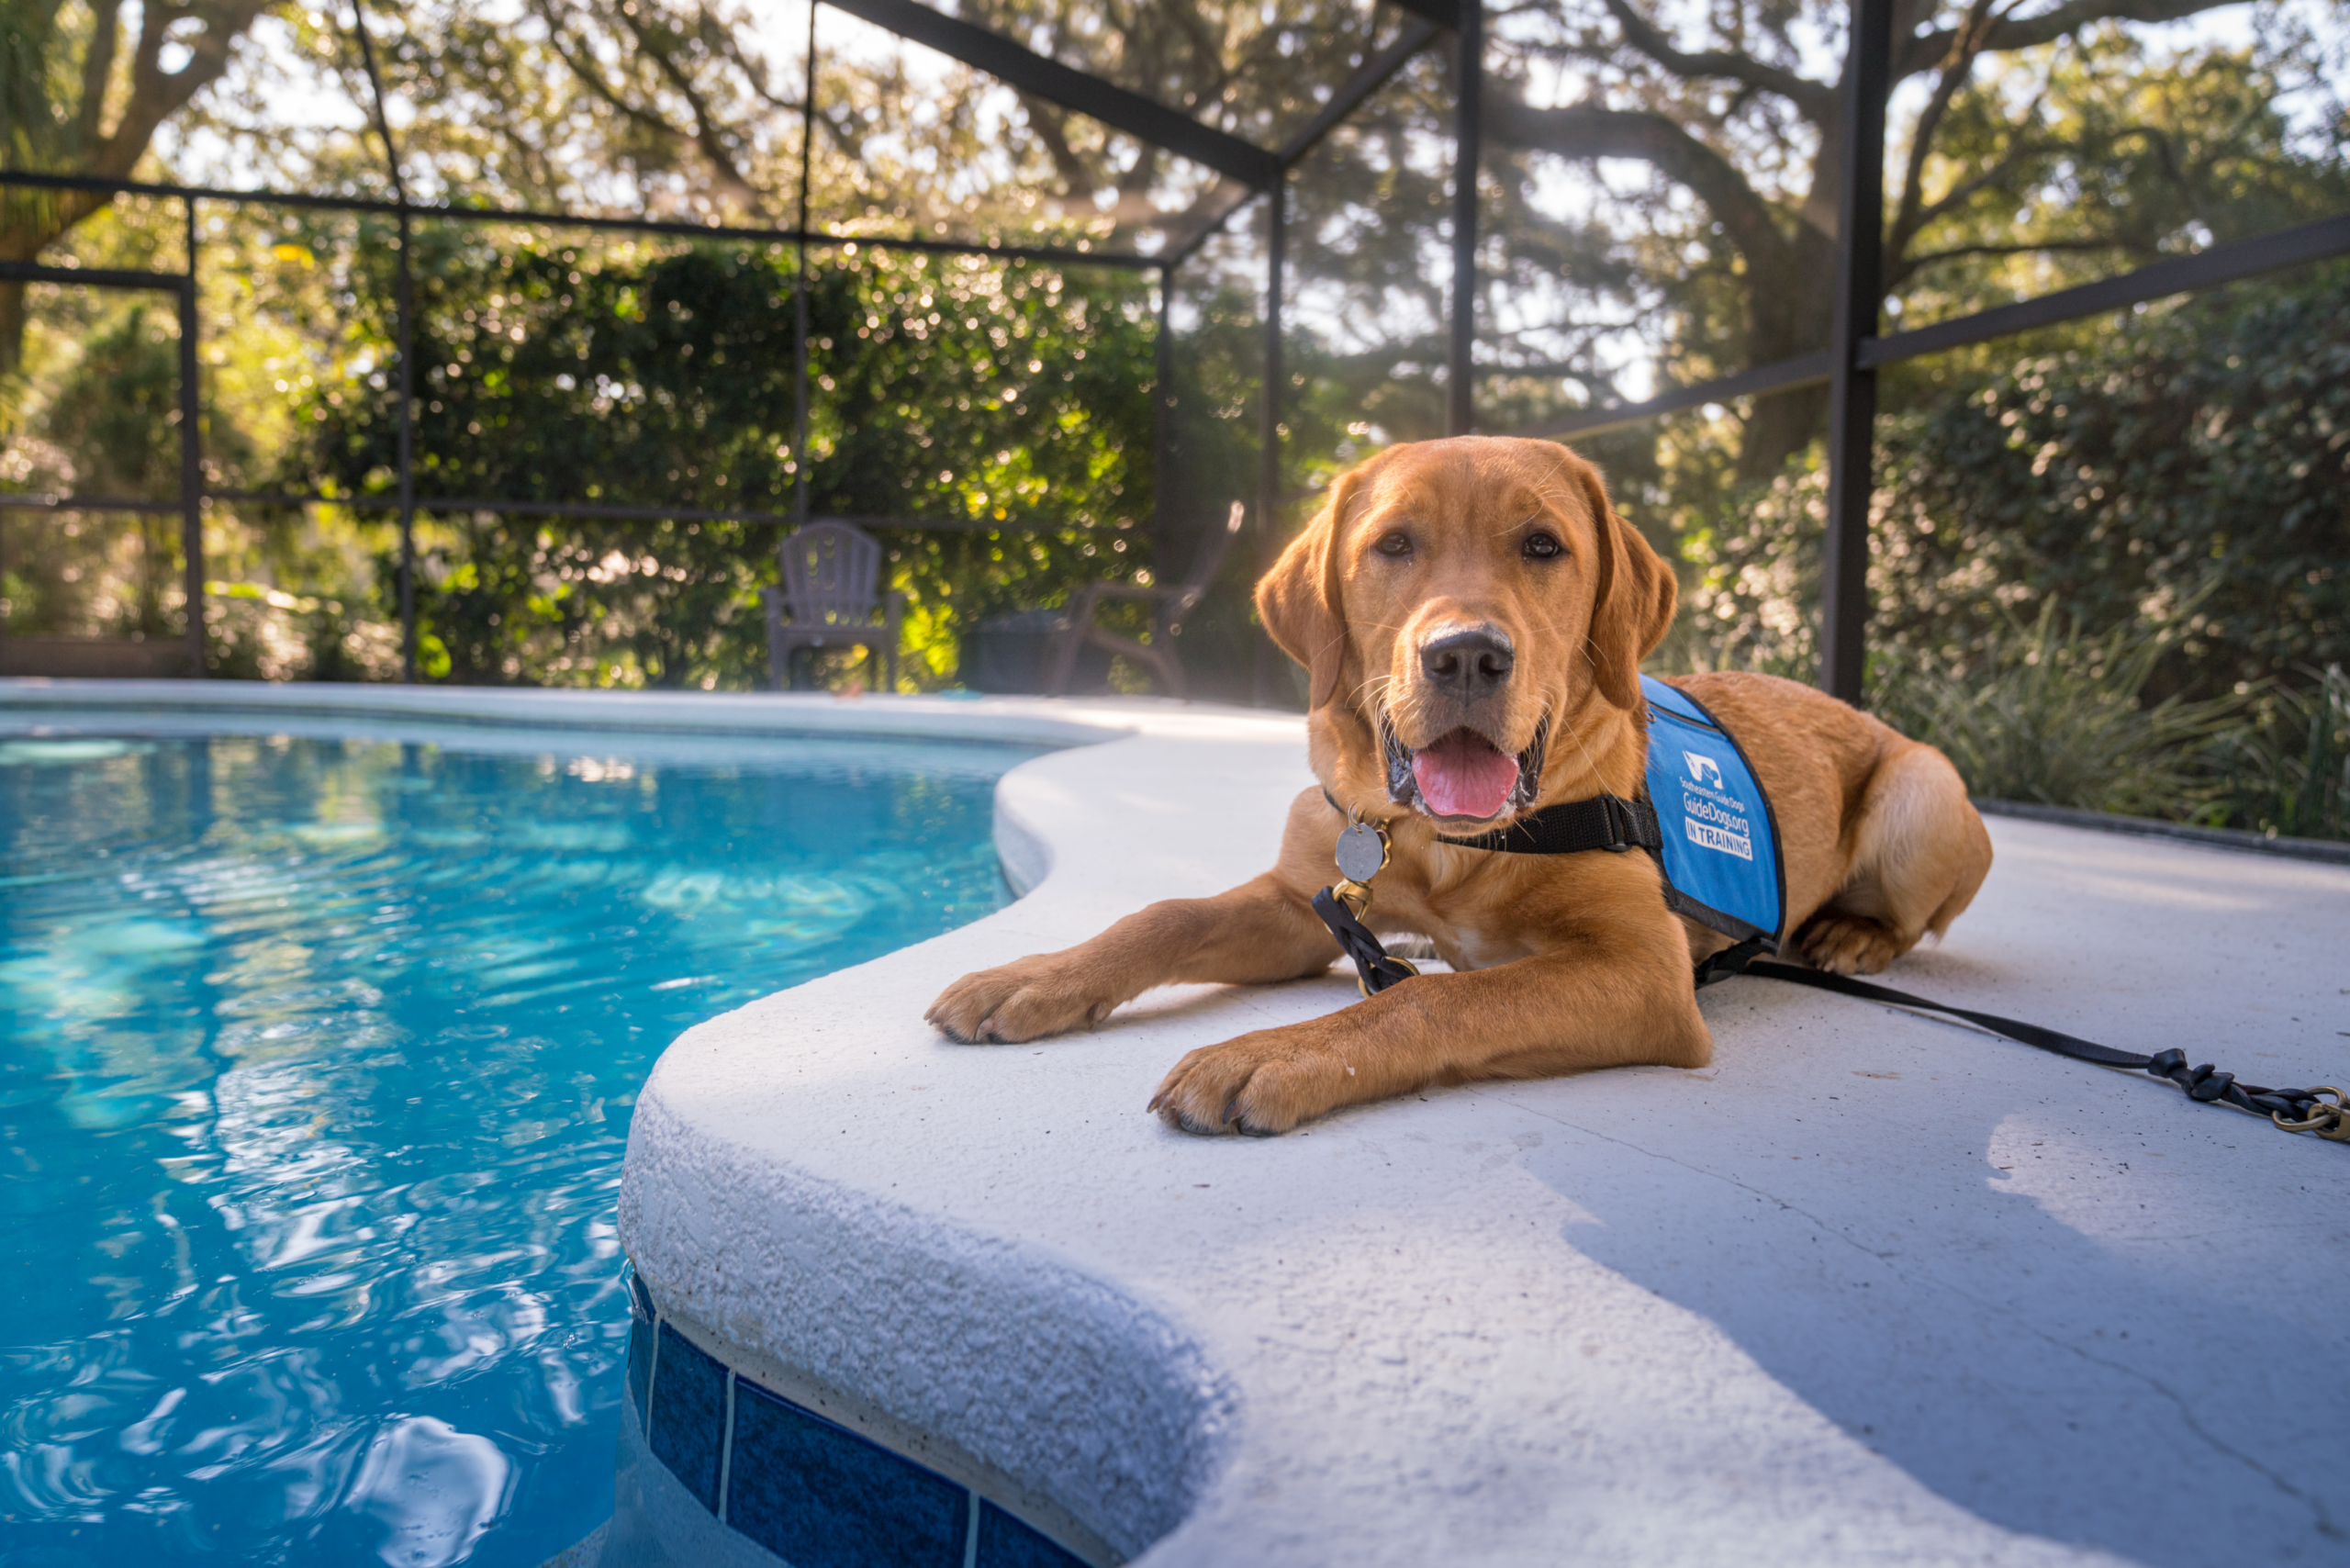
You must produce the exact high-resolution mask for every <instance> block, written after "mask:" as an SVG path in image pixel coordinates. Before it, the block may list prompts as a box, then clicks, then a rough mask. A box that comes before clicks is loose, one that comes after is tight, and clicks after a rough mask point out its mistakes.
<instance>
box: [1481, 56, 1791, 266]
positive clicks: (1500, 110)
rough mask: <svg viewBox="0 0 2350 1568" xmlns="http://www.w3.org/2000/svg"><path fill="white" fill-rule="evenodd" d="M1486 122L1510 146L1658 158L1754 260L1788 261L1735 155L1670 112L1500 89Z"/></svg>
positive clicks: (1765, 206)
mask: <svg viewBox="0 0 2350 1568" xmlns="http://www.w3.org/2000/svg"><path fill="white" fill-rule="evenodd" d="M1485 128H1486V130H1487V132H1488V133H1489V134H1491V135H1492V136H1493V137H1494V140H1497V141H1499V142H1501V143H1503V144H1504V145H1505V146H1512V147H1519V148H1525V149H1528V150H1531V151H1542V152H1551V153H1556V154H1557V155H1559V156H1561V157H1563V158H1576V159H1598V158H1630V159H1636V160H1638V161H1639V162H1646V163H1650V164H1652V165H1654V166H1655V167H1656V168H1658V169H1660V170H1662V172H1663V173H1664V174H1666V175H1668V176H1669V177H1671V178H1672V179H1673V180H1676V181H1678V182H1679V183H1680V184H1682V185H1686V186H1688V187H1689V189H1690V190H1691V191H1692V192H1693V193H1695V196H1696V197H1697V199H1698V200H1700V201H1702V202H1704V203H1705V204H1706V206H1707V208H1708V209H1710V210H1711V211H1712V213H1713V215H1714V217H1715V218H1717V219H1718V220H1719V221H1720V223H1721V225H1722V227H1723V228H1724V229H1725V230H1728V231H1729V237H1730V241H1731V243H1733V244H1735V245H1736V246H1737V247H1738V248H1739V250H1740V252H1743V253H1744V254H1745V256H1746V258H1747V260H1748V262H1749V263H1751V264H1752V265H1754V266H1756V267H1758V268H1762V267H1775V266H1778V265H1781V264H1783V263H1785V261H1786V259H1787V256H1788V242H1787V239H1786V236H1785V235H1784V234H1783V233H1781V232H1780V230H1779V225H1778V220H1777V217H1776V215H1775V214H1774V213H1773V211H1772V210H1771V205H1770V203H1768V202H1766V201H1765V200H1763V199H1762V196H1760V195H1758V194H1757V193H1756V192H1755V189H1754V187H1753V186H1751V185H1748V184H1747V183H1746V179H1745V177H1744V176H1743V175H1741V174H1739V172H1738V170H1737V169H1736V168H1735V167H1733V166H1732V165H1731V163H1730V162H1729V159H1727V158H1725V157H1723V156H1722V155H1721V154H1720V153H1718V152H1717V151H1714V150H1713V149H1712V148H1710V147H1708V146H1707V145H1706V144H1705V143H1704V142H1702V141H1700V140H1697V139H1696V138H1695V137H1694V136H1692V135H1690V134H1689V132H1688V131H1686V130H1684V129H1682V127H1681V126H1680V125H1678V124H1676V123H1675V122H1674V121H1673V120H1671V119H1668V118H1665V117H1664V116H1663V115H1661V114H1653V113H1649V112H1646V111H1641V110H1629V109H1607V108H1597V107H1594V106H1589V105H1581V104H1578V105H1570V106H1566V107H1563V108H1555V109H1538V108H1531V107H1529V106H1527V105H1526V104H1525V103H1524V102H1523V101H1522V100H1520V99H1517V98H1515V97H1504V96H1501V95H1495V97H1494V99H1492V100H1489V101H1488V106H1487V109H1486V114H1485Z"/></svg>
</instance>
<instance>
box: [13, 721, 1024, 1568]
mask: <svg viewBox="0 0 2350 1568" xmlns="http://www.w3.org/2000/svg"><path fill="white" fill-rule="evenodd" d="M1028 755H1031V754H1030V753H1027V752H1024V751H1018V750H1013V749H1011V748H985V749H982V748H976V747H934V748H929V749H913V748H904V747H893V746H891V745H878V744H876V745H845V744H841V743H815V742H806V743H791V742H761V743H731V742H711V743H695V742H686V741H669V742H651V741H647V742H634V741H627V740H621V739H615V738H612V737H609V736H607V737H600V738H599V737H592V736H574V737H569V738H567V739H566V738H563V737H546V736H542V737H536V738H534V737H532V736H531V735H530V734H528V733H527V732H509V733H506V734H496V735H490V734H480V735H475V736H470V737H469V736H466V735H465V734H463V733H456V734H447V735H443V736H442V738H441V739H439V740H438V741H431V740H427V741H419V740H417V739H415V738H413V737H410V738H408V739H406V740H397V739H369V738H351V737H347V736H344V737H338V736H335V735H332V734H324V735H313V736H308V737H296V736H288V735H285V734H278V735H274V736H273V735H265V734H252V735H234V734H211V735H208V736H203V737H196V738H147V739H124V738H107V737H90V736H84V737H78V738H58V737H55V736H53V735H52V736H50V737H49V738H32V737H27V736H23V735H18V736H16V737H13V738H11V737H9V736H6V735H0V1174H4V1175H5V1177H6V1180H5V1181H0V1239H5V1242H6V1282H5V1284H0V1301H4V1302H5V1304H6V1312H5V1317H4V1318H0V1421H5V1428H0V1562H5V1563H7V1564H11V1565H14V1564H42V1565H44V1568H46V1565H48V1564H68V1563H70V1564H73V1565H74V1568H112V1565H115V1564H136V1565H138V1568H152V1565H158V1564H163V1563H177V1562H207V1563H287V1564H327V1563H332V1564H337V1565H348V1564H364V1563H368V1562H385V1563H389V1564H397V1565H400V1568H425V1565H433V1564H446V1563H453V1562H476V1563H482V1564H498V1565H509V1564H519V1565H523V1568H531V1565H535V1564H537V1563H539V1562H541V1561H543V1559H545V1558H546V1557H548V1556H550V1555H551V1554H553V1553H554V1552H556V1551H560V1550H561V1549H563V1548H564V1547H565V1546H567V1545H569V1544H571V1543H572V1542H573V1541H574V1540H576V1539H577V1538H578V1537H580V1536H581V1535H584V1534H585V1533H587V1532H588V1530H589V1529H592V1528H594V1527H595V1526H596V1525H597V1524H599V1522H600V1521H601V1520H602V1519H603V1518H605V1516H606V1515H607V1514H608V1513H609V1512H610V1500H611V1477H612V1457H613V1439H614V1434H615V1432H616V1429H617V1416H616V1406H617V1405H618V1401H619V1399H620V1395H621V1365H622V1361H623V1360H624V1357H625V1354H626V1346H627V1336H628V1307H627V1301H626V1294H625V1286H624V1284H623V1282H622V1275H621V1270H622V1267H623V1265H622V1261H621V1253H620V1249H619V1243H618V1239H617V1238H616V1237H615V1234H614V1228H613V1219H614V1204H615V1194H616V1190H617V1188H618V1185H619V1180H620V1165H621V1149H622V1147H623V1144H624V1142H625V1140H626V1137H627V1135H628V1123H629V1108H630V1106H631V1104H632V1103H633V1100H634V1097H635V1092H636V1090H637V1087H638V1085H639V1084H640V1083H641V1082H642V1081H643V1078H644V1075H645V1073H646V1071H647V1070H648V1069H649V1068H650V1067H651V1065H652V1062H653V1058H654V1057H655V1055H656V1054H657V1053H658V1052H659V1051H660V1050H661V1048H662V1047H664V1046H666V1044H668V1042H669V1041H670V1040H671V1039H672V1038H674V1037H675V1036H677V1034H678V1033H679V1032H680V1031H681V1030H683V1029H684V1028H686V1027H687V1026H688V1025H691V1024H693V1023H695V1022H696V1021H698V1020H699V1019H702V1018H706V1017H708V1016H710V1015H711V1014H714V1013H717V1012H719V1011H721V1010H722V1009H725V1008H728V1007H731V1006H734V1005H736V1004H739V1003H741V1002H744V1001H747V1000H749V999H750V998H753V997H755V996H759V995H762V994H765V993H767V992H769V991H776V990H778V989H779V988H781V987H784V986H789V985H791V984H794V983H796V982H798V981H800V980H807V979H810V978H811V977H812V976H815V975H819V974H822V973H824V972H826V971H828V970H832V969H839V968H842V967H843V966H845V965H848V964H851V963H855V962H857V961H859V960H862V959H865V958H872V957H875V956H877V955H878V954H881V953H884V952H887V951H889V950H890V949H892V948H896V947H900V946H904V945H906V944H907V943H910V942H912V941H916V940H919V939H920V938H923V937H925V936H929V935H934V934H935V933H937V932H940V931H944V930H946V929H948V928H950V927H952V926H955V925H958V924H963V923H965V922H967V921H969V920H972V919H974V918H976V917H978V916H979V915H980V914H982V913H986V912H988V911H990V910H991V909H993V908H995V907H997V905H998V903H999V902H1001V900H1002V896H1003V895H1002V889H1001V882H1000V879H999V877H998V873H997V869H996V864H995V856H994V850H993V847H992V845H991V843H990V837H989V826H990V800H991V794H992V783H993V779H994V778H995V777H996V776H997V775H999V774H1001V773H1002V771H1003V770H1004V769H1005V768H1006V767H1010V766H1012V765H1013V763H1015V762H1017V761H1019V760H1021V759H1022V758H1024V756H1028Z"/></svg>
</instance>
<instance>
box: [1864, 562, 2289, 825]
mask: <svg viewBox="0 0 2350 1568" xmlns="http://www.w3.org/2000/svg"><path fill="white" fill-rule="evenodd" d="M2166 648H2167V643H2166V640H2165V637H2164V635H2163V633H2161V632H2160V631H2158V630H2156V629H2154V628H2150V627H2148V626H2146V625H2145V624H2143V622H2133V623H2131V624H2126V625H2122V626H2117V627H2115V628H2113V629H2112V630H2110V631H2108V632H2105V633H2098V634H2095V635H2092V634H2089V633H2085V632H2083V631H2082V630H2081V629H2080V627H2079V625H2078V623H2077V622H2072V621H2069V620H2062V621H2060V620H2059V618H2058V616H2057V613H2056V606H2055V604H2054V602H2053V601H2050V602H2047V603H2044V604H2042V607H2041V611H2040V614H2039V616H2038V617H2037V619H2035V620H2032V621H2030V622H2025V621H2022V620H2020V619H2018V618H2017V617H2016V616H2014V615H2013V614H2012V613H2009V614H2007V615H2005V616H2003V617H2002V619H2001V622H2000V624H1999V625H1998V627H1997V629H1996V630H1994V631H1993V632H1992V633H1990V634H1988V635H1987V636H1986V638H1985V639H1984V641H1983V644H1982V648H1981V653H1980V655H1979V656H1978V657H1977V658H1976V659H1975V660H1974V661H1972V662H1971V663H1970V664H1969V665H1968V666H1964V667H1962V668H1959V669H1954V670H1953V669H1950V668H1946V667H1942V666H1935V665H1930V664H1926V663H1923V662H1919V661H1917V660H1915V659H1913V658H1908V657H1904V656H1903V655H1900V654H1895V655H1890V656H1888V657H1886V658H1885V659H1882V660H1880V661H1879V663H1878V664H1877V666H1876V667H1875V669H1874V672H1873V674H1874V685H1875V697H1874V708H1875V710H1876V712H1877V714H1878V716H1879V717H1881V718H1883V719H1884V720H1885V721H1886V722H1887V723H1889V724H1891V725H1893V727H1894V728H1896V729H1897V730H1899V731H1901V732H1902V733H1903V734H1908V735H1912V736H1914V737H1916V738H1917V739H1919V740H1923V741H1929V742H1931V743H1932V744H1933V745H1937V746H1940V747H1941V748H1942V751H1943V752H1944V753H1945V754H1946V755H1947V756H1949V757H1950V759H1951V761H1952V763H1953V764H1954V765H1955V766H1956V767H1957V768H1958V771H1959V775H1960V776H1961V777H1962V778H1964V779H1965V780H1966V787H1967V789H1968V790H1970V791H1971V792H1973V793H1974V794H1975V795H1979V796H1984V797H1987V798H1990V799H1994V800H2004V801H2035V802H2038V803H2039V804H2042V805H2049V806H2078V807H2082V808H2085V809H2087V810H2090V811H2099V812H2122V813H2124V814H2126V815H2130V816H2149V817H2172V818H2179V817H2188V816H2195V815H2199V814H2202V808H2204V807H2206V806H2207V805H2208V803H2209V801H2210V796H2211V793H2212V791H2211V790H2210V778H2209V772H2210V770H2209V768H2208V767H2207V765H2206V763H2205V760H2204V758H2203V756H2202V754H2201V750H2200V748H2201V747H2202V746H2203V745H2205V744H2206V743H2208V742H2210V741H2211V740H2212V739H2213V738H2214V737H2216V736H2218V735H2220V734H2222V733H2224V732H2227V731H2229V730H2230V728H2231V727H2232V726H2233V725H2236V724H2239V723H2240V722H2241V715H2242V712H2243V710H2244V703H2243V701H2242V700H2241V699H2238V698H2235V697H2223V698H2219V699H2215V700H2205V701H2187V700H2182V699H2180V698H2177V697H2171V698H2167V699H2165V700H2161V701H2158V702H2154V703H2153V704H2151V705H2149V704H2147V703H2145V702H2144V701H2143V700H2142V699H2143V693H2144V691H2145V689H2146V683H2147V680H2148V679H2149V678H2150V677H2151V676H2152V674H2153V672H2154V666H2155V664H2156V663H2157V662H2158V661H2159V660H2160V659H2161V658H2162V656H2163V655H2164V653H2165V651H2166Z"/></svg>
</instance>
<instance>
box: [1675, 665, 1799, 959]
mask: <svg viewBox="0 0 2350 1568" xmlns="http://www.w3.org/2000/svg"><path fill="white" fill-rule="evenodd" d="M1640 691H1641V694H1642V695H1643V696H1645V697H1646V698H1647V699H1648V703H1649V766H1648V792H1649V802H1650V804H1651V805H1653V806H1654V807H1655V808H1656V816H1657V826H1658V829H1659V830H1660V832H1661V833H1662V835H1663V838H1664V845H1663V847H1662V849H1661V850H1660V851H1659V858H1660V859H1661V860H1662V862H1663V864H1664V882H1665V894H1664V897H1665V902H1666V903H1668V904H1670V905H1671V906H1672V907H1673V911H1674V912H1675V913H1679V914H1684V915H1687V916H1688V917H1689V918H1690V919H1692V920H1695V921H1696V922H1698V923H1699V924H1704V925H1708V926H1711V927H1712V928H1713V929H1714V930H1716V931H1718V932H1720V933H1721V934H1722V935H1725V936H1728V937H1730V938H1732V939H1733V940H1735V941H1740V942H1743V941H1746V940H1748V939H1749V938H1751V937H1756V936H1761V937H1765V938H1768V939H1769V942H1770V945H1771V947H1772V949H1773V950H1774V951H1776V950H1777V946H1778V943H1779V938H1780V936H1781V935H1782V934H1781V932H1780V930H1779V924H1780V922H1781V920H1782V919H1783V918H1784V915H1785V909H1786V886H1787V884H1786V874H1785V870H1784V869H1783V868H1782V867H1781V866H1780V864H1779V832H1778V826H1777V824H1776V823H1774V822H1773V821H1772V819H1771V802H1770V801H1768V800H1767V799H1766V798H1765V797H1764V796H1763V793H1762V784H1761V782H1760V781H1759V780H1757V779H1756V778H1755V777H1754V769H1753V768H1752V767H1749V766H1748V765H1747V761H1746V755H1745V753H1743V752H1741V751H1740V750H1739V749H1738V743H1737V742H1736V741H1735V740H1732V739H1731V738H1730V735H1729V731H1727V730H1725V729H1723V728H1722V727H1721V725H1719V724H1718V723H1716V722H1714V716H1713V715H1712V714H1710V713H1708V712H1707V711H1706V710H1705V709H1704V707H1703V706H1701V705H1700V704H1699V703H1698V702H1697V700H1695V698H1693V697H1691V696H1690V695H1689V694H1688V693H1687V692H1685V691H1682V690H1679V689H1676V688H1673V687H1670V686H1667V685H1665V684H1664V682H1662V681H1661V680H1658V679H1656V678H1653V677H1651V676H1645V675H1644V676H1642V677H1640Z"/></svg>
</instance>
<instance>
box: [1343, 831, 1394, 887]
mask: <svg viewBox="0 0 2350 1568" xmlns="http://www.w3.org/2000/svg"><path fill="white" fill-rule="evenodd" d="M1337 860H1338V874H1339V875H1340V876H1342V877H1344V878H1346V879H1347V880H1348V881H1349V882H1368V881H1370V880H1371V879H1372V878H1373V877H1376V876H1377V875H1379V868H1381V867H1382V866H1384V865H1386V864H1387V839H1386V837H1385V835H1384V834H1381V832H1380V831H1379V830H1378V829H1377V828H1375V827H1373V826H1371V823H1348V824H1347V827H1346V829H1345V831H1343V832H1342V833H1340V834H1338V855H1337Z"/></svg>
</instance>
